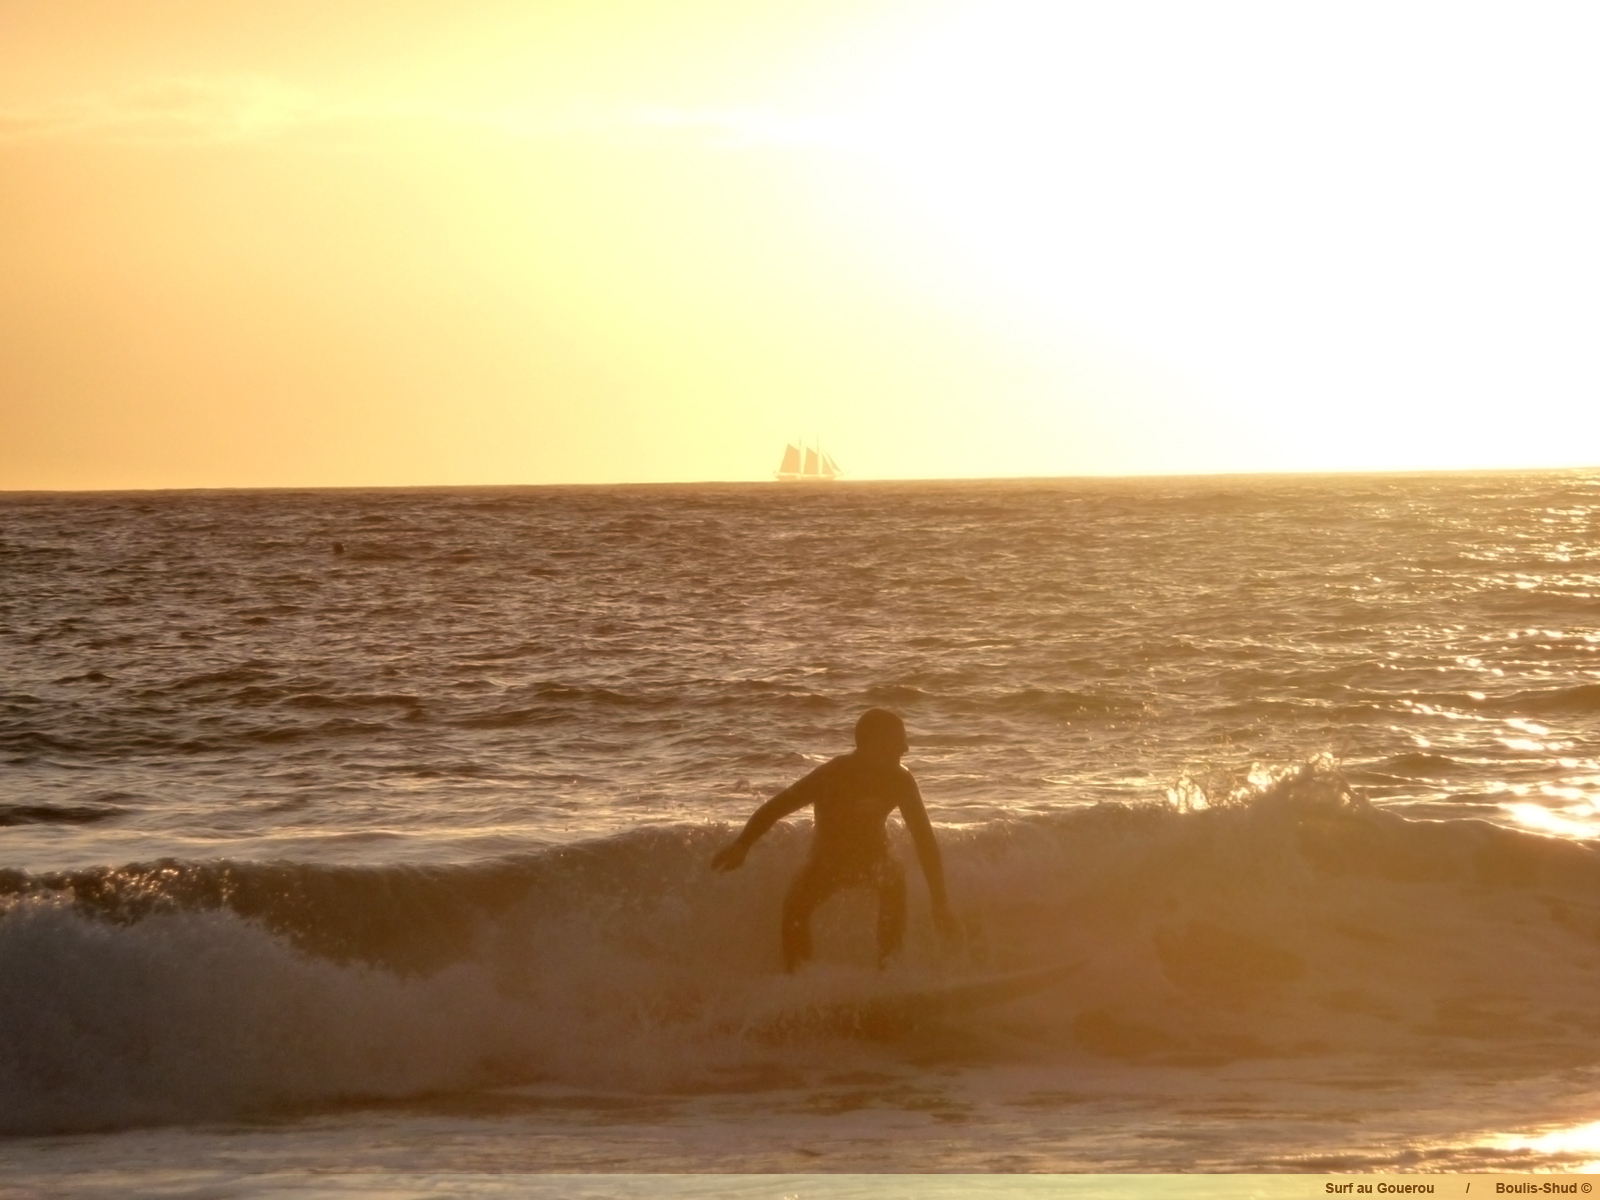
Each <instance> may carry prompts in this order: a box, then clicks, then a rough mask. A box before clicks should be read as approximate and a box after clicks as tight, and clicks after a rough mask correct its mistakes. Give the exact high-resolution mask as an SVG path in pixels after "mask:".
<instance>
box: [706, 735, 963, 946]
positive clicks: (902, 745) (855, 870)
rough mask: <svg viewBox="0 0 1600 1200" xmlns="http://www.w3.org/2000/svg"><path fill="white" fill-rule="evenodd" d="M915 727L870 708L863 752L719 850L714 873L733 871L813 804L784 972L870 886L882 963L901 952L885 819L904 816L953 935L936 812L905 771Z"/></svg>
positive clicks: (936, 907)
mask: <svg viewBox="0 0 1600 1200" xmlns="http://www.w3.org/2000/svg"><path fill="white" fill-rule="evenodd" d="M908 748H909V747H908V745H907V743H906V727H905V722H903V721H902V720H901V719H900V718H899V717H897V716H895V714H894V713H892V712H890V711H889V710H888V709H885V708H869V709H868V710H867V711H866V712H864V713H862V714H861V719H860V720H858V721H857V722H856V748H855V751H854V752H853V753H850V754H841V755H840V756H839V757H838V758H835V759H833V760H832V761H830V762H826V763H823V764H822V766H820V767H818V768H817V769H816V770H814V771H812V772H811V773H810V774H808V775H806V776H805V777H804V778H803V779H801V780H799V781H798V782H796V783H793V784H790V785H789V786H788V787H786V788H784V789H783V791H781V792H779V793H778V794H777V795H776V796H774V797H773V798H772V799H771V800H768V801H767V802H766V803H765V804H763V805H762V806H761V807H760V808H758V809H756V811H755V813H754V815H752V816H751V818H750V820H749V821H748V822H747V823H746V824H745V827H744V830H743V832H741V833H740V834H739V836H738V837H737V838H735V839H734V840H733V841H732V842H730V843H729V844H728V845H726V846H724V847H723V848H722V849H721V850H718V851H717V853H716V855H715V856H714V857H713V858H712V859H711V866H712V867H713V868H714V869H716V870H718V871H732V870H734V869H735V868H737V867H738V866H739V865H740V864H741V863H743V862H744V858H745V855H746V854H748V853H749V852H750V847H751V846H753V845H755V843H756V840H757V839H758V838H760V836H761V835H762V834H764V833H766V831H767V830H769V829H771V828H772V827H773V825H775V824H777V823H778V822H779V821H781V820H782V819H783V818H784V817H787V816H788V815H789V814H790V813H793V812H798V811H799V810H800V809H802V808H804V807H805V806H806V805H808V804H809V805H811V806H812V814H813V826H812V836H811V852H810V853H809V854H808V855H807V857H806V862H805V865H804V866H803V867H801V868H800V873H799V874H798V875H796V876H795V877H794V882H793V883H791V884H790V885H789V891H788V893H787V894H786V895H785V896H784V898H783V967H784V970H786V971H791V972H792V971H794V969H795V968H796V967H798V966H800V964H801V963H803V962H805V961H806V960H807V959H808V958H810V957H811V914H812V912H813V911H815V909H816V907H817V906H818V905H819V904H821V903H822V902H823V901H824V900H826V899H828V897H830V896H832V895H833V894H834V893H835V892H837V891H840V890H841V889H843V888H848V887H865V888H871V889H872V890H873V891H875V892H877V894H878V965H879V966H882V965H883V964H884V963H885V962H887V961H888V960H889V958H890V957H891V956H892V955H893V954H894V952H895V951H896V950H898V949H899V948H900V943H901V941H902V940H903V939H904V937H905V932H906V876H905V871H904V869H902V867H901V866H900V862H899V860H898V859H896V858H895V856H894V855H893V854H891V853H890V851H889V833H888V829H887V828H886V827H885V822H887V821H888V819H889V814H890V813H892V812H893V811H894V810H895V809H899V810H900V816H901V817H902V818H903V819H904V820H905V823H906V829H907V830H908V831H909V832H910V834H911V843H912V845H914V846H915V847H916V850H917V862H918V863H919V864H921V866H922V875H923V878H924V879H926V880H927V881H928V895H929V897H930V898H931V899H932V901H933V921H934V924H935V925H936V926H937V927H938V929H939V932H940V933H941V934H942V935H944V936H945V937H947V938H948V937H952V936H954V934H955V931H956V920H955V917H954V916H953V915H951V912H950V903H949V901H948V900H947V899H946V897H945V890H944V864H943V862H942V860H941V859H940V856H939V844H938V842H936V841H935V840H934V837H933V825H932V824H931V823H930V822H929V821H928V810H927V809H926V808H924V807H923V805H922V793H921V792H919V791H918V790H917V781H916V779H914V778H913V777H912V775H911V772H910V771H908V770H906V768H905V767H903V766H901V765H900V756H901V755H902V754H904V753H905V752H906V750H907V749H908Z"/></svg>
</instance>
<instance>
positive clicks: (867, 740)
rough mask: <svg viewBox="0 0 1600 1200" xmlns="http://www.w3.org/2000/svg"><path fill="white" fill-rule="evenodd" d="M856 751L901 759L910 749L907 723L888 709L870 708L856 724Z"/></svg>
mask: <svg viewBox="0 0 1600 1200" xmlns="http://www.w3.org/2000/svg"><path fill="white" fill-rule="evenodd" d="M856 749H857V750H865V751H866V752H867V753H869V754H892V755H893V756H894V757H895V758H899V757H900V756H901V755H902V754H904V753H905V752H906V751H907V750H908V749H910V746H909V743H907V741H906V723H905V722H904V721H902V720H901V719H900V718H899V717H897V716H895V715H894V714H893V713H892V712H890V711H889V710H888V709H887V708H869V709H867V711H866V712H864V713H862V714H861V718H860V720H858V721H857V722H856Z"/></svg>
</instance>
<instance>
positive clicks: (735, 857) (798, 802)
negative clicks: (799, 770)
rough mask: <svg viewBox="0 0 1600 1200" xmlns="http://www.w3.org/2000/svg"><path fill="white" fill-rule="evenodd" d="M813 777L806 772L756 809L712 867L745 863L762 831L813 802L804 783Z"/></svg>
mask: <svg viewBox="0 0 1600 1200" xmlns="http://www.w3.org/2000/svg"><path fill="white" fill-rule="evenodd" d="M810 778H811V776H810V775H807V776H806V778H805V779H802V780H800V781H799V782H798V783H792V784H790V785H789V786H788V787H786V788H784V789H783V791H781V792H779V793H778V794H777V795H776V796H774V797H773V798H772V799H771V800H768V801H767V802H766V803H765V804H763V805H762V806H761V807H760V808H758V809H756V811H755V812H754V813H752V814H751V816H750V819H749V820H748V821H746V822H745V826H744V830H743V831H742V832H741V833H740V834H739V836H738V837H736V838H734V839H733V841H731V842H729V843H728V844H727V845H726V846H724V847H723V848H722V849H721V850H718V851H717V852H716V854H714V855H713V856H712V858H711V866H712V868H713V869H715V870H718V871H732V870H733V869H734V868H736V867H738V866H739V865H740V864H741V863H743V862H744V856H745V855H746V854H748V853H750V847H751V846H753V845H755V844H756V841H757V839H759V838H760V837H761V835H762V834H764V833H765V832H766V831H767V830H769V829H771V828H772V827H773V826H774V825H776V824H777V823H778V822H779V821H781V820H783V819H784V818H785V817H787V816H788V815H789V814H790V813H794V812H799V811H800V810H801V809H802V808H804V807H805V806H806V805H808V804H810V803H811V794H810V789H809V788H807V787H806V786H805V783H806V780H808V779H810Z"/></svg>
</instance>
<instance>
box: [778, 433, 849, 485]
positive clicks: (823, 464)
mask: <svg viewBox="0 0 1600 1200" xmlns="http://www.w3.org/2000/svg"><path fill="white" fill-rule="evenodd" d="M774 474H775V475H776V477H777V478H778V479H780V480H782V481H783V482H785V483H792V482H794V481H795V480H811V479H817V480H822V479H837V478H838V477H839V476H840V475H843V474H844V472H843V471H841V470H840V469H839V464H838V463H836V462H834V461H833V459H832V458H831V457H830V456H829V455H827V454H824V453H823V450H822V443H821V442H818V443H817V444H816V445H815V446H807V445H806V444H805V442H804V441H802V442H801V443H800V444H799V445H798V446H797V445H795V444H794V443H793V442H790V443H788V444H787V445H786V446H784V448H783V461H782V462H781V463H779V464H778V469H777V471H776V472H775V473H774Z"/></svg>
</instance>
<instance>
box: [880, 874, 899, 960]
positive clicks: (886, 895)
mask: <svg viewBox="0 0 1600 1200" xmlns="http://www.w3.org/2000/svg"><path fill="white" fill-rule="evenodd" d="M877 875H878V878H877V887H878V965H879V966H880V967H881V966H883V965H884V964H885V963H887V962H888V961H889V960H890V959H891V958H893V957H894V953H895V951H897V950H899V949H900V943H901V942H903V941H905V937H906V873H905V870H904V868H902V867H901V866H900V862H899V860H898V859H895V858H885V859H884V860H883V865H882V866H880V867H879V868H878V873H877Z"/></svg>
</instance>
